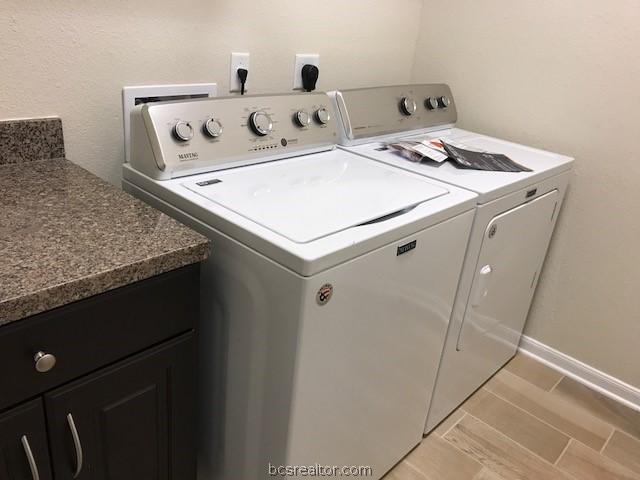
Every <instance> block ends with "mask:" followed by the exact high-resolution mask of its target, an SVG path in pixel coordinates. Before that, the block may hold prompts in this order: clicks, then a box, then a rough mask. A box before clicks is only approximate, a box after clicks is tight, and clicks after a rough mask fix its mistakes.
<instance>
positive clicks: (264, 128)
mask: <svg viewBox="0 0 640 480" xmlns="http://www.w3.org/2000/svg"><path fill="white" fill-rule="evenodd" d="M249 127H251V130H253V133H255V134H256V135H260V136H261V137H264V136H265V135H269V134H270V133H271V131H272V130H273V120H271V117H270V116H269V114H268V113H266V112H262V111H258V112H253V113H252V114H251V115H250V116H249Z"/></svg>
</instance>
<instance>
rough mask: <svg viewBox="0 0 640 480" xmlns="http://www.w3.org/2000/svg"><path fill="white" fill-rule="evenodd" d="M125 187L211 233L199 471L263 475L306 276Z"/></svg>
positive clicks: (287, 386) (285, 403) (249, 477)
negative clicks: (300, 275)
mask: <svg viewBox="0 0 640 480" xmlns="http://www.w3.org/2000/svg"><path fill="white" fill-rule="evenodd" d="M123 185H124V187H125V190H126V191H128V192H129V193H131V194H133V195H134V196H136V197H138V198H140V199H142V200H144V201H145V202H147V203H149V204H150V205H153V206H154V207H156V208H158V209H159V210H161V211H163V212H165V213H167V214H168V215H170V216H172V217H174V218H177V219H178V220H180V221H181V222H182V223H184V224H186V225H188V226H190V227H191V228H194V229H195V230H197V231H199V232H200V233H202V234H203V235H206V236H207V237H208V238H210V239H211V243H212V252H211V255H210V256H209V258H207V260H206V261H205V262H204V263H203V264H202V266H201V295H200V301H201V306H200V322H199V325H198V342H199V345H198V348H199V368H198V381H199V392H198V405H199V419H200V420H199V425H198V427H199V432H198V478H199V479H206V480H213V479H215V480H238V479H243V480H244V479H246V480H258V479H263V478H268V476H267V474H266V472H267V465H268V463H269V462H271V463H274V464H278V463H284V462H285V456H286V448H287V435H288V426H289V417H290V406H291V391H292V388H293V379H294V366H295V363H296V362H295V356H296V351H297V347H298V329H299V318H300V316H299V313H300V310H301V308H302V307H301V302H302V295H303V287H304V280H303V279H302V278H301V277H299V276H298V275H295V274H293V273H292V272H290V271H289V270H287V269H286V268H284V267H282V266H280V265H278V264H277V263H275V262H273V261H271V260H269V259H268V258H266V257H264V256H262V255H260V254H259V253H256V252H255V251H253V250H251V249H249V248H247V247H246V246H245V245H242V244H241V243H239V242H237V241H235V240H233V239H231V238H229V237H228V236H226V235H224V234H223V233H221V232H219V231H217V230H215V229H213V228H211V227H209V226H207V225H205V224H203V223H201V222H200V221H198V220H196V219H194V218H193V217H191V216H189V215H187V214H185V213H184V212H182V211H181V210H178V209H177V208H175V207H174V206H172V205H169V204H168V203H166V202H164V201H163V200H160V199H159V198H157V197H155V196H153V195H150V194H148V193H147V192H145V191H144V190H142V189H140V188H138V187H135V186H133V185H132V184H130V183H126V182H125V183H124V184H123Z"/></svg>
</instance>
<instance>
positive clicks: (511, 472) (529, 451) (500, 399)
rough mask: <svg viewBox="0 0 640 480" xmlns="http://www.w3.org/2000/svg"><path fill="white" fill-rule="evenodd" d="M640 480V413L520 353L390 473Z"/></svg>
mask: <svg viewBox="0 0 640 480" xmlns="http://www.w3.org/2000/svg"><path fill="white" fill-rule="evenodd" d="M551 479H563V480H614V479H620V480H640V412H638V411H635V410H632V409H630V408H628V407H626V406H624V405H622V404H619V403H617V402H615V401H613V400H611V399H609V398H607V397H605V396H603V395H601V394H600V393H598V392H595V391H593V390H590V389H589V388H587V387H585V386H584V385H582V384H580V383H578V382H576V381H574V380H572V379H570V378H568V377H564V376H563V375H562V374H560V373H558V372H556V371H555V370H552V369H551V368H548V367H546V366H545V365H543V364H541V363H538V362H536V361H535V360H533V359H531V358H529V357H527V356H524V355H517V356H516V357H515V358H514V359H513V360H512V361H511V362H510V363H508V364H507V365H506V366H505V367H504V368H503V369H502V370H501V371H499V372H498V373H497V374H496V375H495V376H494V377H493V378H492V379H491V380H489V381H488V382H487V383H486V384H485V385H484V386H483V387H482V388H481V389H480V390H478V391H477V392H476V393H475V394H474V395H472V396H471V397H470V398H469V399H468V400H467V401H466V402H465V403H464V404H463V405H462V406H461V407H460V408H458V410H456V411H455V412H453V413H452V414H451V415H450V416H449V417H448V418H447V419H445V420H444V421H443V422H442V423H441V424H440V425H439V426H438V427H437V428H436V429H435V430H434V431H433V432H431V434H429V435H428V436H427V437H425V438H424V440H423V441H422V443H420V445H418V446H417V447H416V448H415V449H414V450H413V451H412V452H411V453H409V455H407V456H406V457H405V458H404V459H403V460H402V461H401V462H400V463H399V464H398V465H396V466H395V467H394V468H393V469H392V470H391V471H390V472H389V473H388V474H387V475H386V476H385V477H384V480H551Z"/></svg>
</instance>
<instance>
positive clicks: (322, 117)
mask: <svg viewBox="0 0 640 480" xmlns="http://www.w3.org/2000/svg"><path fill="white" fill-rule="evenodd" d="M315 117H316V120H317V121H318V123H319V124H321V125H326V124H327V123H329V120H331V114H330V113H329V110H327V109H326V108H324V107H320V108H319V109H318V110H316V113H315Z"/></svg>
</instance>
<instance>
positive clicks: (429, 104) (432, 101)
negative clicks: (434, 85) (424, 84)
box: [424, 97, 438, 110]
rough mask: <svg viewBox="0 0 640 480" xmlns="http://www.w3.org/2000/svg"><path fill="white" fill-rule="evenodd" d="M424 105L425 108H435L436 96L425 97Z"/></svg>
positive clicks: (436, 106)
mask: <svg viewBox="0 0 640 480" xmlns="http://www.w3.org/2000/svg"><path fill="white" fill-rule="evenodd" d="M424 107H425V108H426V109H427V110H435V109H436V108H438V99H437V98H436V97H427V99H426V100H425V101H424Z"/></svg>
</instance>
